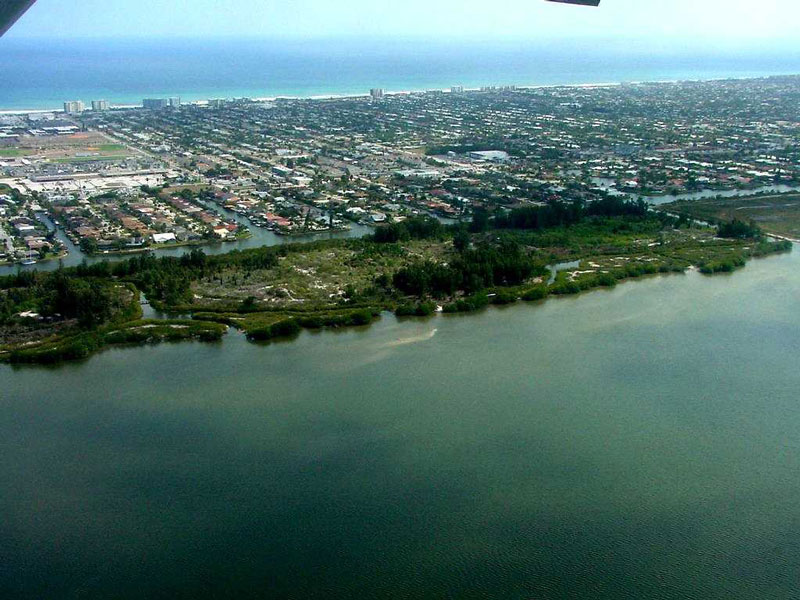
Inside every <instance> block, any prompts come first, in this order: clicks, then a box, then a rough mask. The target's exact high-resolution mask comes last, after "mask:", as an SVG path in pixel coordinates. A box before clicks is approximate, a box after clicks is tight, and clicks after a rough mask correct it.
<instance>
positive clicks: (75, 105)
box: [64, 100, 84, 115]
mask: <svg viewBox="0 0 800 600" xmlns="http://www.w3.org/2000/svg"><path fill="white" fill-rule="evenodd" d="M83 109H84V106H83V101H82V100H69V101H68V102H64V112H65V113H67V114H68V115H75V114H79V113H82V112H83Z"/></svg>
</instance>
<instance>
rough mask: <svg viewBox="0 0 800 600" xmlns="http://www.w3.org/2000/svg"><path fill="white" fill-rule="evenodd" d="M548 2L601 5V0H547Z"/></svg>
mask: <svg viewBox="0 0 800 600" xmlns="http://www.w3.org/2000/svg"><path fill="white" fill-rule="evenodd" d="M547 1H548V2H561V3H562V4H583V5H584V6H600V0H547Z"/></svg>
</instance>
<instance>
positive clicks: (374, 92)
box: [369, 88, 383, 100]
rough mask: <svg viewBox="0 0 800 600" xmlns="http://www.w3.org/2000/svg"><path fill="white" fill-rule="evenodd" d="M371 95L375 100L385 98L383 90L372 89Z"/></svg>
mask: <svg viewBox="0 0 800 600" xmlns="http://www.w3.org/2000/svg"><path fill="white" fill-rule="evenodd" d="M369 95H370V96H372V98H373V99H374V100H380V99H381V98H383V88H372V89H371V90H370V91H369Z"/></svg>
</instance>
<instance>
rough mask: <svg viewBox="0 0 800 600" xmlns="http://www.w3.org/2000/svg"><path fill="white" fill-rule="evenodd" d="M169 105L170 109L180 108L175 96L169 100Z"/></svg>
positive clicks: (179, 101) (177, 98)
mask: <svg viewBox="0 0 800 600" xmlns="http://www.w3.org/2000/svg"><path fill="white" fill-rule="evenodd" d="M169 105H170V106H171V107H172V108H180V106H181V99H180V98H179V97H177V96H175V97H173V98H170V99H169Z"/></svg>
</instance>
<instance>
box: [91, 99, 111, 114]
mask: <svg viewBox="0 0 800 600" xmlns="http://www.w3.org/2000/svg"><path fill="white" fill-rule="evenodd" d="M92 110H94V111H102V110H108V102H107V101H106V100H92Z"/></svg>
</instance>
